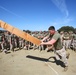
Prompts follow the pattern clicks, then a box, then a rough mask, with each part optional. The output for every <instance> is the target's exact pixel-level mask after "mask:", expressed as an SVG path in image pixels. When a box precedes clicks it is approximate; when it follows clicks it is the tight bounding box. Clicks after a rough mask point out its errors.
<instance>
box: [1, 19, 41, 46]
mask: <svg viewBox="0 0 76 75" xmlns="http://www.w3.org/2000/svg"><path fill="white" fill-rule="evenodd" d="M0 27H1V28H3V29H5V30H7V31H9V32H10V33H12V34H15V35H17V36H19V37H21V38H23V39H25V40H27V41H30V42H32V43H34V44H36V45H40V43H41V41H40V40H39V39H37V38H35V37H33V36H31V35H30V34H28V33H26V32H23V31H21V30H19V29H17V28H15V27H13V26H11V25H9V24H7V23H6V22H3V21H1V20H0Z"/></svg>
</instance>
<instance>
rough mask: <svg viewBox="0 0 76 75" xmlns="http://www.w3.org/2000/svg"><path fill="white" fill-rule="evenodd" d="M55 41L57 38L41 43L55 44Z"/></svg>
mask: <svg viewBox="0 0 76 75" xmlns="http://www.w3.org/2000/svg"><path fill="white" fill-rule="evenodd" d="M55 42H56V40H55V39H51V40H50V41H48V42H42V43H41V44H42V45H53V44H54V43H55Z"/></svg>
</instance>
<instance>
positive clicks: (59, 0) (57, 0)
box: [51, 0, 69, 17]
mask: <svg viewBox="0 0 76 75" xmlns="http://www.w3.org/2000/svg"><path fill="white" fill-rule="evenodd" d="M51 1H52V2H53V3H54V4H55V5H56V6H57V7H58V9H59V10H60V11H61V12H62V13H64V14H65V15H66V17H68V16H69V12H68V10H67V6H66V2H65V0H51Z"/></svg>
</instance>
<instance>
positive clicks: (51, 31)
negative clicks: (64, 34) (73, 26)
mask: <svg viewBox="0 0 76 75" xmlns="http://www.w3.org/2000/svg"><path fill="white" fill-rule="evenodd" d="M48 31H49V33H50V34H51V35H53V34H54V33H55V27H54V26H50V27H49V28H48Z"/></svg>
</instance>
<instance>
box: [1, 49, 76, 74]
mask: <svg viewBox="0 0 76 75" xmlns="http://www.w3.org/2000/svg"><path fill="white" fill-rule="evenodd" d="M69 53H70V58H69V59H68V63H69V68H68V70H67V71H66V72H64V71H63V69H64V68H63V67H62V65H61V63H60V64H59V65H58V64H56V63H55V62H53V61H54V59H53V57H54V52H46V51H44V50H43V51H39V50H23V49H22V50H15V52H12V51H10V53H8V54H5V53H4V52H2V53H0V75H76V53H75V52H74V51H72V50H69ZM49 57H51V58H50V59H49V61H48V58H49Z"/></svg>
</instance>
